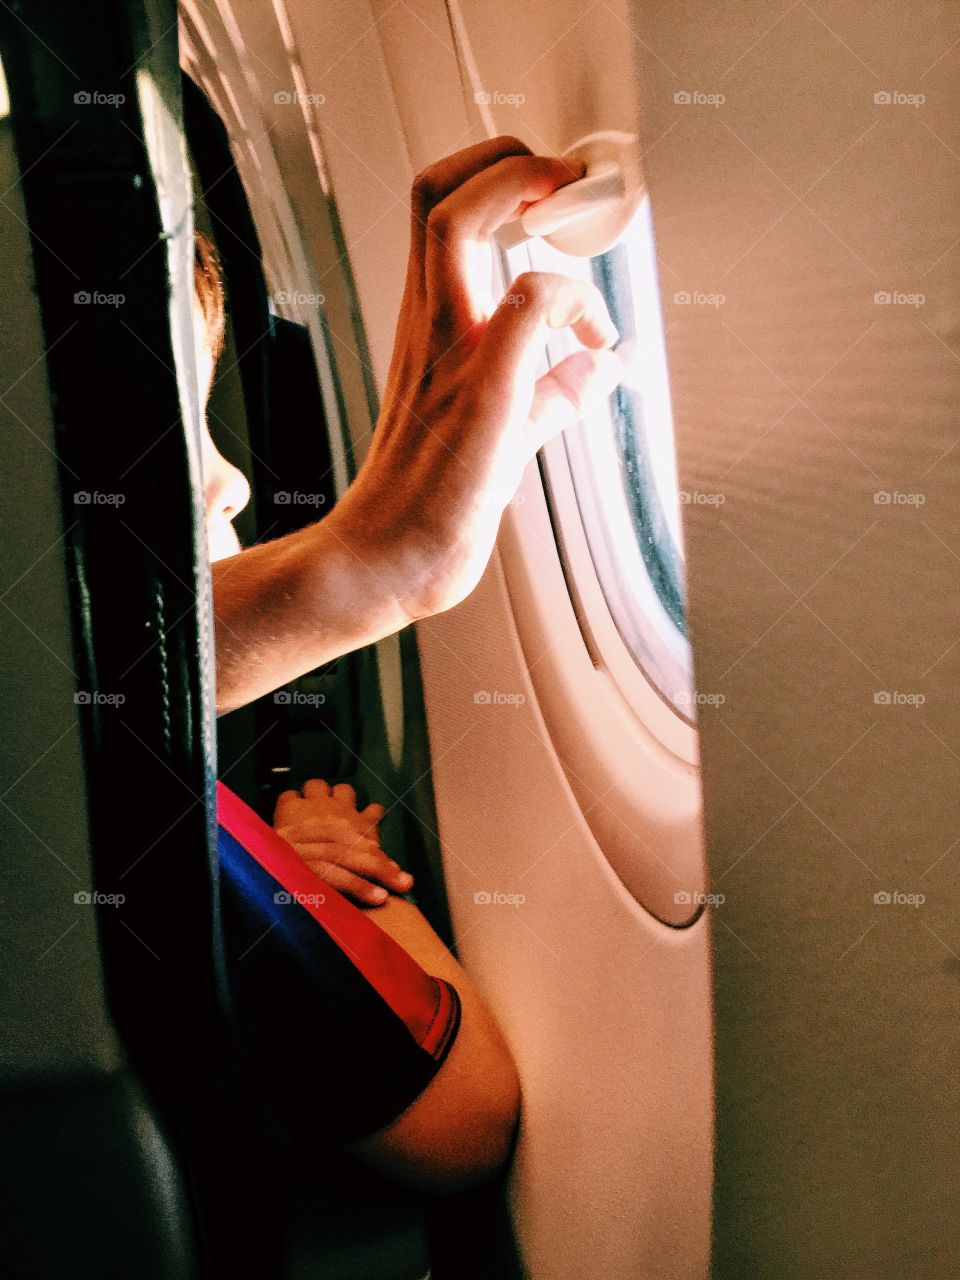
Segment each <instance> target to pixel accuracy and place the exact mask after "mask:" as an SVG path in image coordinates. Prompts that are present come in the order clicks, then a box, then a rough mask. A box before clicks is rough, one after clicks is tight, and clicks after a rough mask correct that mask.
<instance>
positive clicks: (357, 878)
mask: <svg viewBox="0 0 960 1280" xmlns="http://www.w3.org/2000/svg"><path fill="white" fill-rule="evenodd" d="M383 813H384V809H383V806H382V805H379V804H370V805H367V807H366V809H364V810H363V812H362V813H359V812H358V811H357V808H356V795H355V793H354V790H353V787H351V786H349V785H348V784H346V783H340V784H339V785H337V786H335V787H333V788H332V789H331V788H330V787H328V786H327V784H326V783H325V782H323V781H321V780H320V779H319V778H314V779H311V781H310V782H308V783H307V784H306V785H305V786H304V789H303V795H302V796H301V795H300V794H299V793H298V792H296V791H285V792H284V793H283V795H281V796H280V798H279V800H278V801H277V807H276V811H275V813H274V826H275V827H276V829H277V832H278V833H279V834H280V835H281V836H283V838H284V839H285V840H288V841H289V842H290V844H292V845H293V847H294V848H295V849H296V851H297V853H299V854H300V856H301V858H303V860H304V862H305V863H306V864H307V866H308V867H310V869H311V871H313V872H314V873H315V874H316V875H318V876H320V878H321V879H322V880H325V881H326V883H327V884H329V885H330V886H331V887H332V888H334V889H338V890H339V891H340V892H341V893H343V894H345V895H346V896H347V897H348V898H352V899H353V900H354V901H355V902H357V903H358V904H359V905H360V906H365V907H376V906H382V905H383V903H384V902H386V901H387V899H388V898H389V896H390V892H389V891H392V892H393V893H407V892H408V891H409V889H410V888H411V886H412V885H413V876H411V875H410V874H409V872H406V871H404V870H403V869H402V868H401V867H400V866H399V865H398V864H397V863H396V862H394V861H393V859H392V858H390V857H388V856H387V854H385V853H384V852H383V850H382V849H381V848H380V843H379V839H378V837H377V823H378V822H379V821H380V819H381V818H382V817H383Z"/></svg>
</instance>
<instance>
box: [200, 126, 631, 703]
mask: <svg viewBox="0 0 960 1280" xmlns="http://www.w3.org/2000/svg"><path fill="white" fill-rule="evenodd" d="M581 171H582V166H581V165H580V164H579V162H576V163H575V166H574V167H571V163H569V162H567V161H563V160H552V159H546V158H544V157H540V156H534V155H531V153H530V151H529V149H528V148H527V147H525V146H524V145H523V144H522V143H520V142H518V141H517V140H516V139H515V138H495V139H493V140H492V141H488V142H483V143H478V144H477V145H476V146H473V147H468V148H467V149H466V150H465V151H460V152H458V153H457V154H456V155H453V156H448V157H447V158H446V159H444V160H441V161H440V162H439V163H438V164H436V165H433V166H431V167H430V168H429V169H427V170H425V171H424V173H423V174H421V175H420V177H419V178H418V179H417V181H416V182H415V183H414V187H413V196H412V220H411V244H410V256H409V260H408V267H407V279H406V285H405V289H404V296H403V302H402V304H401V309H400V317H399V322H398V326H397V336H396V342H395V346H394V352H393V358H392V361H391V365H390V372H389V375H388V378H387V386H386V391H385V394H384V401H383V407H382V411H381V413H380V416H379V419H378V421H377V428H376V431H375V433H374V436H373V440H372V442H371V446H370V450H369V453H368V454H367V457H366V458H365V460H364V463H363V465H362V467H361V468H360V471H359V473H358V475H357V478H356V479H355V480H354V482H353V484H352V485H351V486H350V488H349V489H348V490H347V492H346V493H345V494H344V495H343V497H342V498H341V500H340V501H339V502H338V503H337V506H336V507H335V508H334V510H333V511H332V512H331V513H330V514H329V515H328V516H327V517H326V518H325V519H324V520H322V521H320V522H319V523H318V524H316V525H313V526H311V527H310V528H307V529H303V530H300V531H299V532H297V533H294V534H291V535H289V536H288V537H286V538H282V539H280V540H278V541H277V542H275V543H268V544H265V545H263V546H259V547H254V548H252V549H250V550H249V551H244V552H241V553H240V554H239V555H238V556H234V557H232V558H231V559H229V560H224V561H221V562H220V563H218V564H216V565H215V566H214V571H213V583H214V609H215V614H216V620H217V686H218V710H220V711H228V710H230V709H232V708H234V707H238V706H241V705H242V704H243V703H245V702H249V701H251V700H252V699H253V698H256V697H259V696H260V695H261V694H263V693H267V692H269V691H270V690H271V689H275V688H276V687H277V686H278V685H280V684H283V683H285V682H286V681H288V680H291V679H294V678H296V677H297V676H299V675H302V674H303V673H305V672H307V671H311V670H313V669H314V668H315V667H317V666H319V665H321V664H322V663H324V662H327V661H330V660H331V659H333V658H336V657H338V656H339V655H341V654H343V653H346V652H348V651H350V650H351V649H356V648H358V647H360V646H362V645H366V644H369V643H371V642H372V641H374V640H378V639H382V638H383V637H384V636H386V635H389V634H391V633H393V632H395V631H398V630H400V629H401V628H402V627H403V626H405V625H406V624H407V623H409V622H411V621H413V620H415V619H416V618H422V617H428V616H430V615H432V614H435V613H441V612H443V610H445V609H449V608H451V607H452V606H453V605H455V604H457V603H459V601H461V600H463V599H465V597H466V596H467V595H468V594H469V593H470V592H471V591H472V590H473V588H474V587H475V586H476V584H477V582H478V581H479V580H480V576H481V574H482V573H483V570H484V568H485V567H486V564H487V561H488V560H489V558H490V553H491V551H492V549H493V545H494V542H495V540H496V536H497V530H498V527H499V524H500V520H501V517H502V515H503V511H504V509H505V507H506V505H507V503H508V502H509V501H510V499H511V497H512V496H513V494H514V493H515V492H516V489H517V486H518V484H519V483H520V478H521V476H522V474H523V469H524V467H525V466H526V464H527V463H528V462H529V460H530V459H531V458H532V457H533V456H534V454H535V453H536V452H537V450H538V449H539V448H541V447H542V445H543V444H545V443H546V441H547V440H548V439H549V438H550V437H551V436H553V435H555V434H556V433H557V432H559V431H562V430H563V429H564V428H565V427H568V426H571V425H573V424H574V423H575V422H577V421H578V420H579V419H580V418H581V417H582V416H583V414H584V410H585V408H586V407H587V404H588V402H589V401H590V400H591V399H593V398H594V397H605V396H607V395H608V394H609V393H610V391H612V390H613V388H614V387H615V386H616V384H617V383H618V382H619V381H620V380H621V378H622V377H623V374H624V372H625V367H624V360H623V357H622V356H618V355H617V354H615V353H613V352H611V351H609V350H608V349H607V348H609V347H610V346H611V345H612V343H613V342H615V341H616V338H617V333H616V330H615V328H614V326H613V324H612V323H611V321H610V317H609V315H608V313H607V309H606V305H605V303H604V301H603V297H602V295H601V294H600V292H599V290H597V289H596V288H595V286H593V285H592V284H588V283H586V282H584V281H577V280H571V279H567V278H566V277H563V276H558V275H552V274H549V273H546V272H527V273H525V274H523V275H521V276H520V277H518V279H517V280H516V281H515V282H514V284H513V286H512V288H511V292H510V293H509V294H508V295H507V297H506V298H505V299H504V300H503V301H502V302H501V303H500V305H499V307H498V308H497V309H496V311H495V312H494V313H493V315H492V316H487V315H485V314H484V312H483V309H482V308H481V306H480V304H479V303H478V301H477V298H476V296H475V290H474V287H473V283H472V282H471V280H470V278H469V273H468V263H469V262H470V261H471V260H472V258H473V256H474V251H475V250H476V248H477V246H478V245H488V242H489V240H490V237H491V236H492V235H493V233H494V232H495V231H496V229H497V228H498V227H499V226H501V225H502V224H503V223H505V222H507V221H509V220H510V219H511V218H512V217H513V216H514V215H515V214H516V213H517V212H518V211H519V210H521V209H523V208H525V207H526V206H527V205H528V204H530V203H533V202H535V201H537V200H541V199H543V198H544V197H545V196H547V195H549V194H550V193H551V192H552V191H555V190H556V189H557V188H558V187H560V186H563V185H564V183H566V182H569V181H570V180H571V179H573V178H578V177H579V176H580V175H581ZM566 327H569V328H571V329H572V330H573V332H574V334H575V335H576V337H577V338H578V339H579V341H580V342H581V343H582V344H583V349H582V350H580V351H577V352H575V353H574V354H573V355H571V356H568V357H567V358H566V359H565V360H563V361H561V363H560V364H558V365H557V366H555V367H554V368H553V369H551V370H550V371H549V372H548V373H546V374H544V375H543V376H542V377H540V378H539V379H538V378H537V376H536V374H537V371H538V367H539V362H540V360H541V358H542V354H543V347H544V341H545V339H546V335H547V331H548V329H551V328H566Z"/></svg>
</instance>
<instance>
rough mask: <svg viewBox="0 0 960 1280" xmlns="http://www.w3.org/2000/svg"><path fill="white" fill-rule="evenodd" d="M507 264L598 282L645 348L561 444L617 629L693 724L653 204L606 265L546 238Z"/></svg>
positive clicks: (605, 258) (626, 338) (630, 337)
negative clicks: (604, 399)
mask: <svg viewBox="0 0 960 1280" xmlns="http://www.w3.org/2000/svg"><path fill="white" fill-rule="evenodd" d="M506 265H507V268H508V274H509V275H510V277H511V278H512V277H514V276H516V275H517V274H519V272H521V271H523V270H526V269H527V268H528V267H532V268H533V269H534V270H539V271H556V272H560V273H562V274H564V275H572V276H577V277H579V278H581V279H586V280H592V281H593V282H594V283H595V284H596V285H597V287H598V288H599V289H600V290H601V292H602V293H603V295H604V297H605V299H606V302H607V306H608V308H609V311H610V314H611V317H612V319H613V321H614V324H615V325H616V326H617V329H618V330H619V333H620V337H621V341H623V342H634V343H635V344H636V354H635V358H634V360H633V362H632V365H631V370H630V374H629V375H628V377H627V378H626V380H625V382H624V384H623V385H622V386H621V387H620V388H619V389H618V390H617V391H616V392H615V393H614V395H612V396H611V397H610V399H609V401H608V403H607V404H606V405H605V406H604V408H602V409H600V410H598V411H597V412H596V413H593V414H591V415H590V418H589V420H586V421H584V422H583V423H581V424H580V425H579V426H578V427H576V428H573V429H572V430H569V431H567V432H566V434H565V437H564V444H565V449H566V457H567V460H568V463H569V468H570V474H571V478H572V481H573V486H574V490H575V492H576V499H577V506H578V508H579V517H580V519H581V520H582V523H583V530H584V533H585V535H586V539H587V543H588V545H589V549H590V558H591V559H592V562H593V568H594V571H595V573H596V576H597V579H598V580H599V583H600V586H601V588H602V592H603V596H604V598H605V600H606V604H607V607H608V609H609V611H610V615H611V617H612V618H613V621H614V623H615V625H616V630H617V632H618V633H619V635H620V637H621V639H622V641H623V644H624V645H625V646H626V648H627V649H628V650H629V652H630V653H631V654H632V656H633V658H634V660H635V661H636V663H637V664H638V665H639V666H640V668H641V670H642V671H643V672H644V674H645V675H646V676H647V678H648V680H649V681H650V682H651V683H652V684H653V685H654V687H655V688H656V689H657V691H658V692H659V693H660V695H661V696H662V697H663V698H664V699H665V700H666V701H667V702H669V703H670V704H671V705H672V706H673V707H674V708H675V709H676V710H678V711H679V712H680V713H681V714H683V715H685V716H688V717H690V718H692V714H691V708H692V706H693V703H694V699H693V697H692V669H691V655H690V644H689V641H688V639H687V633H686V618H685V612H684V564H683V550H682V539H681V533H680V507H679V498H678V491H677V472H676V457H675V452H674V442H673V422H672V417H671V410H670V391H669V384H668V380H667V362H666V350H665V346H664V339H663V324H662V319H661V314H660V300H659V291H658V287H657V271H656V256H655V248H654V239H653V225H652V220H651V215H650V206H649V203H648V202H647V201H644V203H643V205H642V206H641V208H640V209H639V210H638V212H637V214H636V216H635V217H634V219H633V221H632V223H631V224H630V226H629V227H628V229H627V231H626V233H625V234H624V236H623V237H622V239H621V240H620V241H619V242H618V243H617V244H616V245H615V246H614V247H613V248H612V249H610V250H609V251H608V252H607V253H604V254H601V255H600V256H599V257H596V258H593V259H583V258H574V257H569V256H568V255H566V254H563V253H560V252H559V251H557V250H556V249H554V248H552V247H551V246H550V245H549V244H547V243H546V242H545V241H543V240H539V239H537V240H532V241H529V242H527V243H526V244H523V245H520V246H518V247H517V248H515V249H511V250H509V251H508V253H507V255H506ZM576 349H577V343H576V340H575V339H574V338H573V337H572V335H570V334H567V333H559V334H557V335H556V336H555V337H554V338H553V339H552V340H551V342H550V344H549V346H548V353H547V354H548V360H549V363H550V364H551V365H553V364H556V363H558V362H559V361H560V360H562V359H563V357H564V356H565V355H567V354H569V353H570V352H571V351H573V350H576ZM548 480H549V467H548ZM568 572H569V566H568ZM573 585H574V586H576V584H573ZM585 621H586V624H587V625H588V626H589V624H590V620H589V618H587V619H586V620H585ZM600 656H601V658H602V656H603V655H602V654H601V655H600Z"/></svg>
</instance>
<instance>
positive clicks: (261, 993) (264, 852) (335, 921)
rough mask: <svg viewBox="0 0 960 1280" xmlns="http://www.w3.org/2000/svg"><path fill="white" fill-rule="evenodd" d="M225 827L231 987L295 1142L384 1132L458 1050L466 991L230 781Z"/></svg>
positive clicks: (254, 1054) (266, 1083)
mask: <svg viewBox="0 0 960 1280" xmlns="http://www.w3.org/2000/svg"><path fill="white" fill-rule="evenodd" d="M217 819H218V825H219V855H220V885H221V914H222V919H223V934H224V946H225V950H226V964H227V978H228V986H229V991H230V997H231V1002H232V1005H233V1009H234V1015H235V1018H236V1023H237V1027H238V1030H239V1032H240V1034H241V1037H242V1040H243V1044H244V1049H245V1052H246V1054H247V1056H248V1060H249V1063H250V1066H251V1069H252V1072H253V1075H254V1078H255V1081H256V1083H257V1085H258V1088H259V1089H260V1091H262V1092H263V1093H264V1094H265V1095H266V1096H265V1098H264V1101H266V1102H267V1103H268V1104H269V1105H270V1107H271V1109H272V1110H273V1111H274V1112H276V1113H277V1114H278V1115H279V1116H280V1117H281V1118H282V1119H283V1121H284V1122H285V1124H286V1126H287V1128H288V1129H290V1131H291V1135H292V1136H293V1137H295V1138H298V1137H299V1138H303V1137H304V1136H308V1137H309V1138H310V1140H311V1141H315V1140H320V1141H325V1142H330V1143H333V1142H343V1141H346V1140H349V1139H353V1138H358V1137H362V1136H364V1135H366V1134H369V1133H373V1132H375V1131H376V1130H378V1129H381V1128H383V1127H384V1125H386V1124H388V1123H389V1122H390V1121H391V1120H393V1119H395V1118H396V1117H397V1116H398V1115H400V1113H401V1112H402V1111H404V1110H406V1108H407V1107H408V1106H409V1105H410V1104H411V1103H412V1102H413V1101H414V1100H415V1099H416V1098H417V1097H418V1096H419V1095H420V1094H421V1093H422V1092H423V1090H424V1089H425V1088H426V1086H427V1085H428V1084H429V1082H430V1081H431V1080H432V1079H433V1077H434V1076H435V1075H436V1073H437V1072H438V1071H439V1069H440V1067H441V1065H442V1064H443V1062H444V1060H445V1059H446V1056H447V1054H448V1053H449V1052H450V1048H451V1046H452V1044H453V1042H454V1039H455V1038H456V1035H457V1031H458V1029H459V1025H460V999H459V996H458V995H457V991H456V988H455V987H453V986H452V985H451V984H450V983H449V982H447V981H446V980H444V979H442V978H436V977H433V976H432V975H431V974H428V973H426V972H425V971H424V970H423V969H422V968H421V967H420V965H419V964H417V962H416V961H415V960H414V959H413V957H412V956H411V955H410V954H409V953H408V952H406V951H405V950H404V949H403V948H402V947H401V946H400V945H399V944H398V943H396V942H395V941H394V940H393V939H392V938H391V937H389V935H388V934H386V933H384V931H383V930H382V929H380V928H379V927H378V926H377V924H376V923H375V921H374V919H373V918H372V914H371V913H367V912H364V911H362V910H361V909H360V908H358V907H355V906H354V905H353V904H352V903H350V902H348V901H347V899H346V898H344V897H343V895H342V894H340V893H338V892H337V891H336V890H335V889H332V888H331V887H330V886H329V885H328V884H326V883H325V882H324V881H323V880H321V879H320V877H319V876H317V875H316V874H315V873H314V872H312V871H311V870H310V868H309V867H308V866H307V865H306V864H305V863H304V862H303V860H302V859H301V858H300V856H299V854H298V853H297V852H296V850H295V849H294V848H293V846H292V845H290V844H289V843H288V842H287V841H286V840H284V839H283V837H282V836H280V835H278V834H277V832H276V831H275V830H274V829H273V828H272V827H271V826H270V825H269V824H268V823H266V822H264V821H263V820H262V819H261V818H260V817H259V816H258V815H257V814H256V813H255V812H254V811H253V810H252V809H251V808H249V807H248V806H247V805H245V804H244V803H243V801H242V800H240V799H239V797H237V796H236V795H234V794H233V792H231V791H229V790H228V789H227V788H226V787H225V786H223V784H222V783H218V784H217Z"/></svg>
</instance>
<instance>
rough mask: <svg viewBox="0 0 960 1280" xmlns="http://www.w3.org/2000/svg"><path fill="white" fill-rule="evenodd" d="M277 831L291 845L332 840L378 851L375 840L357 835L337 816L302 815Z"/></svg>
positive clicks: (364, 834) (279, 827) (347, 823)
mask: <svg viewBox="0 0 960 1280" xmlns="http://www.w3.org/2000/svg"><path fill="white" fill-rule="evenodd" d="M277 831H278V832H279V834H280V835H282V836H283V838H284V840H289V841H290V843H291V844H298V843H300V842H301V841H306V842H308V843H309V842H311V841H320V842H323V841H327V842H329V841H331V840H333V841H336V842H337V843H338V844H343V845H350V844H356V845H358V847H361V848H365V849H367V850H368V851H379V850H380V845H379V844H378V843H377V841H376V840H375V839H373V838H372V837H371V836H370V835H368V834H366V833H365V832H364V833H363V834H359V833H358V832H357V830H356V829H355V828H354V826H353V824H352V823H350V822H349V821H348V820H347V819H346V818H343V817H341V816H339V815H338V814H325V815H324V814H322V815H320V816H316V815H314V816H311V815H310V814H304V815H303V816H301V817H299V819H298V818H297V817H294V819H293V820H292V821H291V822H287V823H285V824H282V825H278V826H277Z"/></svg>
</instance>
